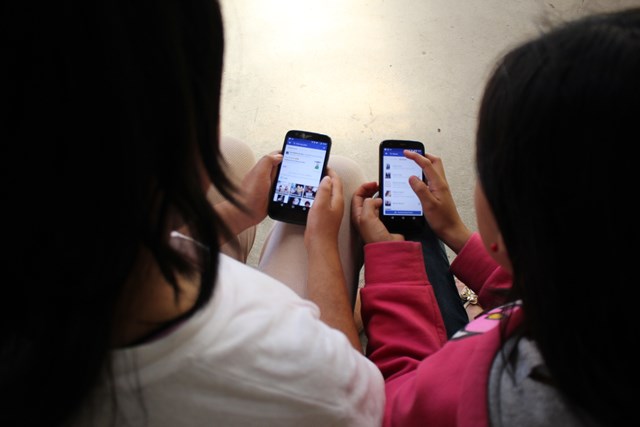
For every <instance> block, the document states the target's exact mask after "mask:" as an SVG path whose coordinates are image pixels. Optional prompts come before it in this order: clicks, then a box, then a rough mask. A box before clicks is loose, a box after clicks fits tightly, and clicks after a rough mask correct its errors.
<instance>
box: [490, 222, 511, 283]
mask: <svg viewBox="0 0 640 427" xmlns="http://www.w3.org/2000/svg"><path fill="white" fill-rule="evenodd" d="M495 237H496V243H495V246H493V247H491V248H490V249H489V254H490V255H491V258H493V259H494V260H495V261H496V262H497V263H498V264H500V266H501V267H502V268H504V269H505V270H507V271H508V272H509V273H510V274H511V273H513V269H512V267H511V258H509V252H508V251H507V246H506V245H505V244H504V240H503V239H502V233H500V232H498V233H497V236H495ZM494 247H495V250H494Z"/></svg>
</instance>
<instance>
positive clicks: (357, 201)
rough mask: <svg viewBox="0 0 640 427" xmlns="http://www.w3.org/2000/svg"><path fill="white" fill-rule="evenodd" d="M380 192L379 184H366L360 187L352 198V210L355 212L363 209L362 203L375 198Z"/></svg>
mask: <svg viewBox="0 0 640 427" xmlns="http://www.w3.org/2000/svg"><path fill="white" fill-rule="evenodd" d="M376 191H378V183H377V182H375V181H373V182H365V183H364V184H362V185H361V186H360V187H358V188H357V189H356V191H355V192H354V193H353V196H352V197H351V209H352V210H355V209H358V208H360V207H362V203H363V202H364V200H365V199H367V198H370V197H373V195H374V194H376Z"/></svg>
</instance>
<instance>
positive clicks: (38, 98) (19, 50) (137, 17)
mask: <svg viewBox="0 0 640 427" xmlns="http://www.w3.org/2000/svg"><path fill="white" fill-rule="evenodd" d="M1 10H2V13H1V16H2V18H1V19H2V24H1V27H0V28H1V31H2V33H1V34H0V39H2V40H1V41H0V43H1V44H2V50H1V51H2V56H3V57H2V61H3V68H4V70H5V73H6V74H5V75H4V76H3V78H2V81H1V83H0V84H1V85H2V96H0V105H1V106H2V107H1V110H0V117H1V118H0V135H1V136H0V139H1V140H2V143H1V147H2V155H1V156H0V159H1V160H0V161H1V162H2V179H1V180H0V181H1V184H0V185H1V186H2V201H3V208H2V210H3V218H4V220H3V225H4V230H3V231H4V232H3V238H2V243H3V246H4V247H5V250H4V251H3V253H4V255H3V257H2V258H3V261H2V272H3V286H2V288H3V301H4V304H3V309H2V310H0V319H1V323H0V328H1V330H2V332H1V336H0V382H1V386H0V388H1V389H2V390H3V398H2V399H1V402H2V403H1V404H0V424H1V425H7V426H8V425H11V426H16V425H47V426H51V425H59V424H62V423H64V422H66V421H68V420H69V418H70V417H71V416H72V414H74V413H75V412H76V411H77V410H78V408H79V406H81V404H82V401H83V398H84V397H85V396H86V395H87V394H88V393H89V391H90V390H91V389H92V388H93V387H95V386H96V384H97V383H98V381H99V380H100V378H102V375H103V373H104V372H105V371H106V372H108V371H109V352H110V350H111V348H112V345H113V340H114V322H115V321H116V320H117V319H115V317H116V309H117V307H118V304H119V303H121V301H122V298H123V295H124V284H125V282H126V281H127V279H128V278H129V277H130V275H131V272H132V270H133V268H134V267H135V266H136V265H137V263H138V262H140V259H141V258H142V256H141V254H142V252H145V253H149V254H151V256H152V257H153V259H154V261H155V263H157V265H158V266H159V267H160V269H161V271H162V274H163V276H164V277H165V279H166V280H167V281H168V282H169V283H170V284H171V286H173V288H174V291H175V294H176V298H179V297H180V293H179V288H178V285H177V282H176V274H179V273H180V274H183V273H184V274H190V273H194V269H195V266H194V265H193V264H192V263H190V262H189V261H188V260H187V259H186V258H185V257H184V256H183V255H181V254H180V253H178V252H177V251H176V250H174V249H173V248H172V247H171V246H170V244H169V233H170V232H171V230H172V229H173V227H175V226H177V225H178V222H183V223H185V224H186V225H188V227H189V230H190V232H191V234H192V236H193V237H194V238H195V239H196V240H198V241H200V242H202V243H203V244H204V245H206V246H207V247H209V248H210V250H209V252H208V254H209V255H208V256H203V257H202V259H201V260H200V261H201V262H200V266H199V273H201V276H200V277H201V286H200V291H199V292H200V293H199V297H198V299H197V302H196V304H195V306H194V307H193V309H192V310H191V311H190V312H189V313H187V315H190V314H191V313H193V312H194V311H196V310H198V309H199V308H200V307H202V306H203V304H205V303H206V302H207V301H208V300H209V298H210V296H211V295H212V292H213V287H214V283H215V278H216V275H217V253H218V238H219V236H220V233H228V231H227V230H226V228H225V227H224V225H223V224H222V223H221V221H220V220H219V218H218V217H217V216H216V215H215V213H214V211H213V209H212V208H211V206H210V204H209V203H208V202H207V199H206V195H205V191H204V189H203V186H202V181H203V177H202V173H203V172H202V169H201V168H200V167H198V159H199V158H201V159H202V161H203V163H204V166H205V169H206V173H207V174H208V178H209V179H210V180H211V182H213V183H214V185H215V186H216V187H217V189H218V190H219V191H220V193H221V194H222V195H223V196H225V197H227V198H229V199H233V198H232V196H231V194H230V193H231V189H232V186H231V184H230V182H229V180H228V179H227V177H226V175H225V174H224V172H223V166H224V164H223V160H222V158H221V155H220V152H219V148H218V139H219V136H218V123H219V113H220V91H221V78H222V62H223V42H224V37H223V27H222V17H221V12H220V8H219V5H218V3H217V2H216V1H211V0H180V1H178V0H156V1H137V0H134V1H132V0H121V1H69V0H62V1H60V2H45V1H28V2H5V4H3V6H1ZM200 268H201V271H200Z"/></svg>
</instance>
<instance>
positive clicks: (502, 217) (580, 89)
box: [352, 9, 640, 427]
mask: <svg viewBox="0 0 640 427" xmlns="http://www.w3.org/2000/svg"><path fill="white" fill-rule="evenodd" d="M638 76H640V9H631V10H625V11H620V12H615V13H610V14H603V15H594V16H591V17H586V18H583V19H581V20H577V21H575V22H572V23H568V24H565V25H563V26H562V27H559V28H556V29H554V30H553V31H550V32H549V33H547V34H544V35H542V36H540V37H538V38H536V39H534V40H531V41H529V42H527V43H525V44H523V45H521V46H519V47H517V48H515V49H514V50H512V51H511V52H509V53H508V54H507V55H506V56H505V57H504V58H503V59H502V60H501V61H500V62H499V63H498V65H497V67H496V69H495V71H494V73H493V75H492V77H491V78H490V80H489V82H488V84H487V87H486V89H485V94H484V97H483V100H482V105H481V109H480V115H479V125H478V132H477V139H476V168H477V173H478V175H477V177H478V179H477V184H476V192H475V208H476V215H477V224H478V232H477V233H475V232H473V233H472V232H471V231H470V230H469V229H468V228H467V227H466V226H465V225H464V223H463V222H462V220H461V219H460V217H459V215H458V212H457V209H456V207H455V204H454V202H453V198H452V196H451V193H450V191H449V187H448V184H447V181H446V178H445V173H444V167H443V165H442V161H441V159H440V158H438V157H436V156H433V155H430V154H427V155H425V156H421V155H419V154H416V153H412V152H408V151H405V156H406V157H407V158H409V159H411V160H413V161H415V162H416V163H417V164H418V165H419V166H420V167H421V168H422V170H423V172H424V175H425V177H426V179H425V181H424V182H423V181H422V180H421V179H419V178H417V177H415V176H414V177H411V178H410V185H411V186H412V188H413V190H414V191H415V193H416V194H417V196H418V197H419V198H420V200H421V202H422V206H423V210H424V212H425V217H426V218H427V221H428V224H429V227H430V229H431V230H432V231H433V232H434V233H435V235H436V236H437V238H438V239H440V240H441V241H442V242H443V243H444V244H446V245H447V246H448V247H449V248H451V249H452V250H453V251H454V252H455V253H456V254H457V255H456V258H455V259H454V261H453V262H452V264H451V272H453V274H455V275H456V276H457V277H458V278H459V279H460V280H461V281H463V282H464V283H465V284H467V285H468V286H469V287H470V288H471V289H473V290H474V291H475V292H477V293H478V295H479V302H480V305H481V306H483V307H484V308H485V309H486V311H485V312H484V313H483V314H482V315H480V316H479V317H477V318H476V319H475V320H473V321H471V322H470V323H468V324H467V325H465V326H464V327H462V328H461V329H459V330H458V331H457V332H456V333H455V334H453V336H451V338H450V339H447V334H446V329H445V325H444V322H443V318H442V316H441V313H440V308H439V302H438V300H437V299H436V298H435V295H434V290H433V287H432V285H431V282H430V280H429V277H428V276H427V273H426V271H428V270H425V262H426V263H427V264H428V263H429V261H430V259H429V256H428V254H427V256H426V259H425V258H423V253H422V247H421V244H420V243H419V242H411V241H406V240H405V238H404V236H402V235H398V234H391V233H389V232H388V231H387V229H386V228H385V227H384V225H383V224H382V223H381V221H380V220H379V217H378V209H379V208H380V199H374V198H372V196H373V195H374V193H375V192H376V190H377V184H376V183H366V184H363V185H362V186H361V187H360V189H359V190H358V191H357V192H356V195H355V197H354V199H353V201H352V216H353V221H354V223H355V224H356V225H357V227H358V229H359V231H360V234H361V236H362V238H363V240H364V242H365V287H364V288H363V289H362V291H361V301H362V317H363V322H364V325H365V331H366V334H367V338H368V343H367V355H368V357H369V358H370V359H371V360H372V361H373V362H374V363H375V364H376V365H377V366H378V367H379V368H380V370H381V371H382V373H383V375H384V378H385V382H386V398H387V400H386V408H385V418H384V425H385V426H402V427H410V426H438V427H442V426H486V425H493V426H501V425H505V426H506V425H508V426H520V427H523V426H524V427H528V426H543V425H544V426H548V425H561V426H580V425H589V426H592V425H596V426H599V425H607V426H617V425H628V423H630V422H631V421H629V420H633V419H635V416H636V415H635V405H634V404H635V397H634V396H635V395H636V394H637V393H636V386H637V381H636V380H635V378H636V377H637V376H636V375H635V374H633V372H635V371H636V365H637V363H636V361H637V356H636V355H635V352H634V351H632V350H631V349H630V346H631V345H632V343H633V342H635V341H637V339H638V338H639V333H638V328H637V326H636V322H635V317H636V314H635V310H634V309H633V308H629V307H628V306H627V305H626V304H624V303H626V301H625V300H624V299H623V298H624V295H625V293H626V292H627V291H626V290H625V289H627V288H629V285H630V284H631V286H632V287H633V285H632V284H633V283H635V282H634V278H635V277H636V275H637V271H636V270H637V268H636V264H637V260H638V259H639V258H640V248H639V246H638V244H637V242H638V240H639V239H640V229H639V228H638V227H637V225H636V224H637V213H636V212H635V210H634V209H631V208H630V207H629V206H628V204H627V203H624V199H623V197H627V198H628V197H629V195H630V194H638V190H637V186H638V179H637V160H636V156H635V154H634V153H635V151H633V150H635V146H636V145H637V143H638V136H637V135H638V130H637V126H638V125H637V121H638V118H640V78H638ZM603 144H606V147H603Z"/></svg>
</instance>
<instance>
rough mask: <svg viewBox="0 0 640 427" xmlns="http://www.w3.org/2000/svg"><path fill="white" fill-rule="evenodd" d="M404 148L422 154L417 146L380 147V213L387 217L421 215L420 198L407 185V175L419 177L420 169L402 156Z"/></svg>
mask: <svg viewBox="0 0 640 427" xmlns="http://www.w3.org/2000/svg"><path fill="white" fill-rule="evenodd" d="M405 149H406V150H410V151H416V152H418V153H420V154H424V153H423V150H421V149H417V148H404V147H401V148H397V147H383V148H382V160H381V161H382V164H381V167H382V171H381V175H382V191H383V194H381V196H382V200H383V204H382V214H383V215H384V216H387V217H400V219H404V218H402V217H415V216H420V217H421V216H422V205H421V204H420V199H418V196H416V193H414V192H413V190H412V189H411V186H410V185H409V177H410V176H412V175H414V176H417V177H421V176H422V169H420V166H418V165H417V164H416V163H415V162H414V161H413V160H409V159H407V158H406V157H405V156H404V154H403V151H404V150H405Z"/></svg>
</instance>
